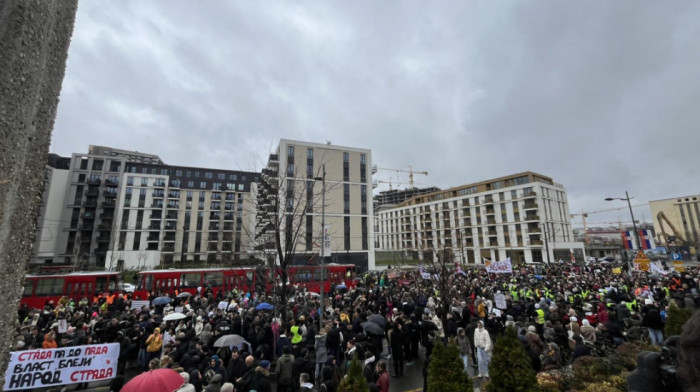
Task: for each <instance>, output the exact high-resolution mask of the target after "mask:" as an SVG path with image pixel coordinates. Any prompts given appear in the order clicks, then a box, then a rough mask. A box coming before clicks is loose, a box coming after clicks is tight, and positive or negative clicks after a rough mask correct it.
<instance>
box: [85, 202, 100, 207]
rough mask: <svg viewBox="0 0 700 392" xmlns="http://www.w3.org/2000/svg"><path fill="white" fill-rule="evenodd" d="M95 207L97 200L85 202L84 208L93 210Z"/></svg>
mask: <svg viewBox="0 0 700 392" xmlns="http://www.w3.org/2000/svg"><path fill="white" fill-rule="evenodd" d="M95 207H97V200H88V201H86V202H85V208H95Z"/></svg>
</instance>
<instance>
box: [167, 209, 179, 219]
mask: <svg viewBox="0 0 700 392" xmlns="http://www.w3.org/2000/svg"><path fill="white" fill-rule="evenodd" d="M165 219H167V220H177V213H173V212H172V211H171V212H168V213H167V214H166V215H165Z"/></svg>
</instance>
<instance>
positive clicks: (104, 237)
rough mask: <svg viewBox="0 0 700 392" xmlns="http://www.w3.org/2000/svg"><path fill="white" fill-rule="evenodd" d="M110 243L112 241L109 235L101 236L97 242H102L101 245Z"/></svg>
mask: <svg viewBox="0 0 700 392" xmlns="http://www.w3.org/2000/svg"><path fill="white" fill-rule="evenodd" d="M109 241H110V238H109V236H108V235H100V236H98V237H97V242H100V243H109Z"/></svg>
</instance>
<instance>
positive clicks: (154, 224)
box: [137, 222, 160, 230]
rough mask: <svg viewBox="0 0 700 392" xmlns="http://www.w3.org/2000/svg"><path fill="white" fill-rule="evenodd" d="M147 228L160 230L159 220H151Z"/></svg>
mask: <svg viewBox="0 0 700 392" xmlns="http://www.w3.org/2000/svg"><path fill="white" fill-rule="evenodd" d="M137 227H138V225H137ZM148 230H160V222H157V223H156V222H152V223H151V224H150V225H148Z"/></svg>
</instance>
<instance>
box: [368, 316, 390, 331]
mask: <svg viewBox="0 0 700 392" xmlns="http://www.w3.org/2000/svg"><path fill="white" fill-rule="evenodd" d="M367 321H370V322H373V323H375V324H377V325H379V326H380V327H382V329H384V327H386V318H384V316H382V315H380V314H372V315H370V316H369V317H367Z"/></svg>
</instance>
